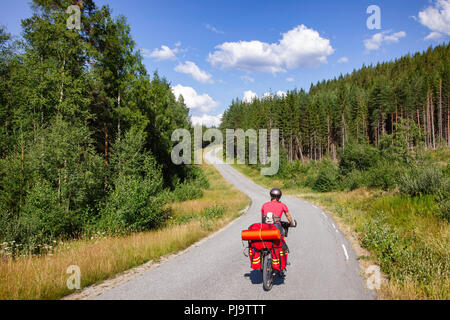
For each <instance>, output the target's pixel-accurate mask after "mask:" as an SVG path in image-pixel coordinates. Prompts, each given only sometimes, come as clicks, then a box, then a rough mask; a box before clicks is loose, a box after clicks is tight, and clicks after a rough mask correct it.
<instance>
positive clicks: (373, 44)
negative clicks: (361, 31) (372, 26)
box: [364, 31, 406, 51]
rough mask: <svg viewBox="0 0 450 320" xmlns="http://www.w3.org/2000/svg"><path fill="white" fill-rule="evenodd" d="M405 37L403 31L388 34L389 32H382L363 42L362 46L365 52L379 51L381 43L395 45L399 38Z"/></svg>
mask: <svg viewBox="0 0 450 320" xmlns="http://www.w3.org/2000/svg"><path fill="white" fill-rule="evenodd" d="M404 37H406V33H405V32H404V31H400V32H397V33H392V34H390V31H383V32H380V33H377V34H375V35H373V37H372V38H370V39H366V40H364V45H365V47H366V49H367V50H369V51H372V50H379V49H380V48H381V46H382V44H383V43H395V42H398V41H399V40H400V38H404Z"/></svg>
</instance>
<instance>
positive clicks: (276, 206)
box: [261, 201, 289, 219]
mask: <svg viewBox="0 0 450 320" xmlns="http://www.w3.org/2000/svg"><path fill="white" fill-rule="evenodd" d="M269 212H272V213H273V214H274V215H275V216H277V217H278V218H280V219H281V218H282V216H283V213H286V212H289V209H288V207H287V206H286V205H285V204H284V203H282V202H279V201H271V202H267V203H265V204H264V205H263V206H262V208H261V214H262V215H263V216H265V215H267V214H268V213H269Z"/></svg>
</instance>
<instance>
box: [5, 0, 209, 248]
mask: <svg viewBox="0 0 450 320" xmlns="http://www.w3.org/2000/svg"><path fill="white" fill-rule="evenodd" d="M71 4H72V1H70V0H63V1H57V2H55V1H48V0H34V1H33V2H32V9H33V13H32V16H31V17H29V18H27V19H24V20H23V22H22V27H23V39H21V41H12V40H11V37H10V36H9V34H7V32H6V30H5V29H4V28H0V241H7V242H11V241H15V243H20V244H23V245H24V246H23V248H24V249H25V250H30V251H32V252H39V250H38V249H36V248H38V247H39V245H41V244H46V243H49V242H50V241H53V240H55V239H59V238H73V237H79V236H82V235H85V234H87V233H89V232H96V230H97V229H100V230H105V231H108V232H111V233H113V232H120V233H123V232H131V231H141V230H146V229H150V228H156V227H158V226H159V225H161V223H163V222H164V221H165V219H166V218H167V216H168V214H169V212H166V209H164V208H165V207H166V206H165V205H166V204H167V202H168V201H173V200H174V199H178V200H180V199H182V198H183V199H185V198H189V199H191V198H195V197H199V196H201V194H202V189H203V188H206V187H207V184H208V183H207V179H206V178H205V177H204V176H202V175H201V174H200V173H199V171H198V169H196V168H195V167H192V166H176V165H174V164H173V163H172V161H171V158H170V154H171V151H172V148H173V146H174V145H175V142H172V141H171V134H172V132H173V130H175V129H178V128H185V129H188V130H189V129H191V125H190V121H189V109H188V108H187V107H186V105H185V104H184V102H183V100H182V99H180V100H178V97H175V96H174V95H173V93H172V90H171V87H170V84H169V82H168V81H167V80H166V79H164V78H160V76H159V75H158V74H157V73H155V74H154V75H153V77H152V78H150V76H149V75H148V73H147V70H146V69H145V67H144V63H143V61H142V56H141V53H140V51H139V50H138V48H137V47H136V44H135V42H134V40H133V39H132V36H131V29H130V26H129V25H128V23H127V21H126V18H125V17H123V16H118V17H113V15H112V13H111V9H110V8H109V7H108V6H103V7H101V8H98V7H97V6H96V5H95V3H94V1H92V0H86V1H83V7H82V8H81V20H82V21H81V26H82V28H81V30H80V31H78V30H69V29H68V28H67V25H66V22H67V18H68V17H69V15H68V14H67V13H66V12H65V11H66V8H67V7H68V6H69V5H71ZM173 190H175V191H174V194H175V195H172V192H173ZM181 195H182V196H181Z"/></svg>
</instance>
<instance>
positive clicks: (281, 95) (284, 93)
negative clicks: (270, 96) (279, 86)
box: [277, 90, 286, 98]
mask: <svg viewBox="0 0 450 320" xmlns="http://www.w3.org/2000/svg"><path fill="white" fill-rule="evenodd" d="M277 96H279V97H280V98H283V97H285V96H286V92H284V91H281V90H280V91H277Z"/></svg>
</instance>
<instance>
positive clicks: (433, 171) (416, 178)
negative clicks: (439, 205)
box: [397, 166, 444, 196]
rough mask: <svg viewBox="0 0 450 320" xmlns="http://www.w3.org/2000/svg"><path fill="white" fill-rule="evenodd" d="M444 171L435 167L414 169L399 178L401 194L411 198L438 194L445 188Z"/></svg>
mask: <svg viewBox="0 0 450 320" xmlns="http://www.w3.org/2000/svg"><path fill="white" fill-rule="evenodd" d="M443 181H444V176H443V173H442V170H440V169H439V168H437V167H435V166H419V167H413V168H411V169H410V170H408V171H407V172H405V173H403V174H401V175H400V176H399V178H398V182H397V183H398V187H399V190H400V192H401V193H404V194H409V195H411V196H420V195H427V194H437V193H438V192H439V190H441V189H442V187H443Z"/></svg>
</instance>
